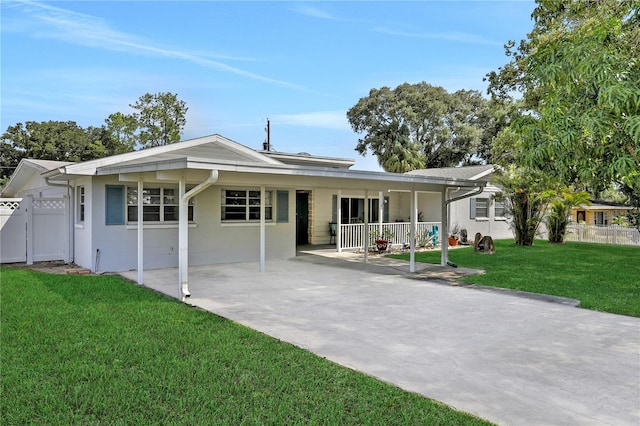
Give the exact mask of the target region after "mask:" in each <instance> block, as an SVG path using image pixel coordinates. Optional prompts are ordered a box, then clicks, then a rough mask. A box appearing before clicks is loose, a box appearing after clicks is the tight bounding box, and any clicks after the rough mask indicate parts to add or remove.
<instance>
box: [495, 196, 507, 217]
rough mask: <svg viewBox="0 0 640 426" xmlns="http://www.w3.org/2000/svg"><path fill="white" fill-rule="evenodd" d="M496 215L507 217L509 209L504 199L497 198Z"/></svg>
mask: <svg viewBox="0 0 640 426" xmlns="http://www.w3.org/2000/svg"><path fill="white" fill-rule="evenodd" d="M494 215H495V218H503V217H507V211H506V209H505V205H504V201H498V200H495V204H494Z"/></svg>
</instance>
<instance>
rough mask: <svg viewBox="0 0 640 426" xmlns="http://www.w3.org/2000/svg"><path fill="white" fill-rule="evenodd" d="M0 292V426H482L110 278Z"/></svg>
mask: <svg viewBox="0 0 640 426" xmlns="http://www.w3.org/2000/svg"><path fill="white" fill-rule="evenodd" d="M0 284H1V288H0V298H1V319H2V321H1V324H0V325H1V330H0V331H1V339H2V340H1V342H0V366H1V380H2V383H1V391H2V394H1V398H0V422H1V423H2V424H3V425H13V424H98V423H100V424H172V425H180V424H189V425H193V424H220V425H224V424H230V425H238V424H246V425H254V424H255V425H258V424H259V425H264V424H272V425H276V424H278V425H279V424H290V425H293V424H305V425H309V424H331V425H333V424H340V425H349V424H384V425H392V424H430V425H431V424H433V425H450V424H456V425H457V424H461V425H484V424H488V423H487V422H485V421H484V420H481V419H478V418H476V417H473V416H470V415H468V414H465V413H462V412H458V411H455V410H453V409H451V408H449V407H447V406H445V405H443V404H440V403H437V402H434V401H431V400H428V399H426V398H423V397H422V396H420V395H417V394H413V393H409V392H405V391H403V390H401V389H399V388H397V387H395V386H392V385H390V384H387V383H383V382H380V381H378V380H375V379H373V378H371V377H368V376H366V375H363V374H360V373H357V372H355V371H353V370H350V369H347V368H343V367H341V366H338V365H336V364H334V363H332V362H330V361H328V360H326V359H323V358H320V357H317V356H315V355H313V354H311V353H309V352H308V351H305V350H302V349H300V348H297V347H295V346H292V345H290V344H287V343H284V342H281V341H278V340H276V339H273V338H271V337H269V336H266V335H264V334H261V333H258V332H256V331H253V330H251V329H248V328H246V327H243V326H241V325H238V324H237V323H234V322H231V321H229V320H225V319H223V318H221V317H218V316H216V315H213V314H210V313H208V312H205V311H202V310H199V309H195V308H192V307H189V306H187V305H185V304H182V303H179V302H177V301H175V300H173V299H170V298H168V297H165V296H162V295H160V294H157V293H154V292H152V291H150V290H148V289H144V288H141V287H138V286H136V285H134V284H131V283H129V282H126V281H124V280H122V279H120V278H118V277H115V276H71V275H52V274H44V273H38V272H34V271H30V270H25V269H15V268H1V269H0Z"/></svg>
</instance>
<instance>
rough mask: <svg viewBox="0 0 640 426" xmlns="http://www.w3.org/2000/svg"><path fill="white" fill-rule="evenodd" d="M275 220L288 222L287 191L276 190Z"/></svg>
mask: <svg viewBox="0 0 640 426" xmlns="http://www.w3.org/2000/svg"><path fill="white" fill-rule="evenodd" d="M276 221H277V222H278V223H288V222H289V191H277V192H276Z"/></svg>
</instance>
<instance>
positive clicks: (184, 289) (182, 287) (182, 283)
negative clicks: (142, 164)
mask: <svg viewBox="0 0 640 426" xmlns="http://www.w3.org/2000/svg"><path fill="white" fill-rule="evenodd" d="M217 181H218V171H217V170H211V175H210V176H209V177H208V178H207V179H206V180H205V181H204V182H202V183H200V184H199V185H197V186H196V187H194V188H192V189H191V190H189V191H188V192H187V191H185V186H186V177H185V176H184V175H183V176H182V177H181V178H180V192H181V194H180V207H179V209H180V214H179V218H178V244H179V250H178V276H179V283H178V299H179V300H181V301H184V300H185V298H187V297H189V296H191V293H190V292H189V218H188V212H189V200H190V199H191V198H193V197H195V196H196V195H198V194H199V193H201V192H202V191H204V190H205V189H207V188H208V187H210V186H211V185H213V184H214V183H216V182H217Z"/></svg>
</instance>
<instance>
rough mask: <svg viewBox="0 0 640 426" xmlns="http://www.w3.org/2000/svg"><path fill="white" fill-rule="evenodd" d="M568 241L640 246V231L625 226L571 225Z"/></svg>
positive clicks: (566, 236)
mask: <svg viewBox="0 0 640 426" xmlns="http://www.w3.org/2000/svg"><path fill="white" fill-rule="evenodd" d="M565 240H566V241H578V242H583V243H600V244H616V245H628V246H640V232H639V231H638V230H637V229H636V228H627V227H624V226H617V225H611V226H596V225H569V226H567V233H566V235H565Z"/></svg>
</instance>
